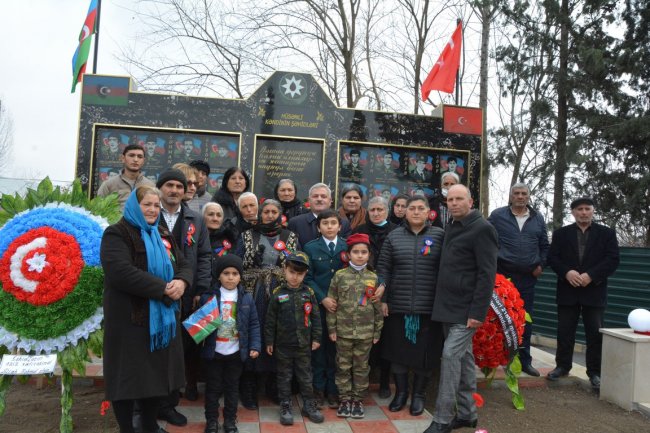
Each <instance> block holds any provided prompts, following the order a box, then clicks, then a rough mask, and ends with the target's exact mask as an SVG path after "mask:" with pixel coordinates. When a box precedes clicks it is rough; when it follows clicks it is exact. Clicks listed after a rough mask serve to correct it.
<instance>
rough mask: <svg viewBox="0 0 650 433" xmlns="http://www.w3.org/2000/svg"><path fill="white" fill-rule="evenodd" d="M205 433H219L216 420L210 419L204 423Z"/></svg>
mask: <svg viewBox="0 0 650 433" xmlns="http://www.w3.org/2000/svg"><path fill="white" fill-rule="evenodd" d="M204 432H205V433H218V432H219V424H218V423H217V420H216V419H214V418H210V419H209V420H206V422H205V430H204Z"/></svg>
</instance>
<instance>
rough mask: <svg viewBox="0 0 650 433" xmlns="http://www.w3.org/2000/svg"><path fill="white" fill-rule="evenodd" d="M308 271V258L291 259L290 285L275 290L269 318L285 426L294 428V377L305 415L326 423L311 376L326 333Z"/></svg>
mask: <svg viewBox="0 0 650 433" xmlns="http://www.w3.org/2000/svg"><path fill="white" fill-rule="evenodd" d="M308 270H309V258H308V257H307V254H305V253H303V252H302V251H296V252H295V253H293V254H290V255H289V256H288V257H287V260H286V262H285V265H284V275H285V279H286V283H285V284H282V285H281V286H279V287H277V288H275V290H273V294H272V295H271V299H270V300H269V309H268V312H267V314H266V327H265V330H264V331H265V333H264V335H265V337H266V338H265V340H266V352H267V353H268V354H269V355H270V356H273V357H274V358H275V360H276V365H277V381H278V396H279V397H280V424H282V425H292V424H293V413H292V407H291V379H292V376H293V375H294V374H295V377H296V380H297V382H298V385H299V387H300V393H301V394H302V398H303V400H304V404H303V408H302V414H303V415H304V416H306V417H308V418H309V419H310V420H311V421H312V422H315V423H321V422H323V415H322V414H321V413H320V411H319V410H318V408H317V405H316V400H315V399H314V390H313V388H312V373H311V351H312V350H316V349H318V347H319V346H320V343H319V341H320V338H321V332H322V330H321V322H320V314H319V311H318V308H317V305H318V304H317V301H316V295H314V291H313V290H312V289H310V288H309V287H308V286H307V285H305V284H303V280H304V279H305V275H307V271H308Z"/></svg>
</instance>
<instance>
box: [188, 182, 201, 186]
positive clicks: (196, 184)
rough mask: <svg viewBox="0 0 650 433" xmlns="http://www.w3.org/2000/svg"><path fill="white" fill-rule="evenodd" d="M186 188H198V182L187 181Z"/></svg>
mask: <svg viewBox="0 0 650 433" xmlns="http://www.w3.org/2000/svg"><path fill="white" fill-rule="evenodd" d="M187 186H199V183H198V182H192V181H188V182H187Z"/></svg>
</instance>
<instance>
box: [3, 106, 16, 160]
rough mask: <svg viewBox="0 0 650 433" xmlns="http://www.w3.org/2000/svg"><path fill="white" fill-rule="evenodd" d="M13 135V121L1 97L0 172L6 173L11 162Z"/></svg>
mask: <svg viewBox="0 0 650 433" xmlns="http://www.w3.org/2000/svg"><path fill="white" fill-rule="evenodd" d="M13 135H14V126H13V121H12V120H11V117H9V113H8V112H7V108H6V107H5V105H4V104H3V103H2V100H1V99H0V173H4V171H5V170H6V169H7V168H8V167H9V163H10V162H11V155H12V151H13Z"/></svg>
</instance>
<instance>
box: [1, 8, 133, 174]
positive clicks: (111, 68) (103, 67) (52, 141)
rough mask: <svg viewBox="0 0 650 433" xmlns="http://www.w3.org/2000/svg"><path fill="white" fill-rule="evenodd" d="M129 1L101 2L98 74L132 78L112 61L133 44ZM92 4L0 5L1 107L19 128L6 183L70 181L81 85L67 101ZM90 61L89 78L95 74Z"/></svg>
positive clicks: (75, 145)
mask: <svg viewBox="0 0 650 433" xmlns="http://www.w3.org/2000/svg"><path fill="white" fill-rule="evenodd" d="M129 3H130V2H129V1H127V0H104V1H102V10H101V14H102V16H101V36H100V41H99V48H100V54H99V63H98V69H97V72H98V73H102V74H115V75H128V74H127V72H126V70H125V69H124V68H123V67H122V66H121V65H120V63H119V62H118V61H117V60H116V59H115V55H116V54H117V53H118V46H119V44H121V45H124V44H125V43H128V42H129V40H130V38H131V37H132V36H131V35H132V33H131V32H130V30H129V28H130V27H132V26H129V23H131V22H133V21H134V18H133V14H132V13H131V12H130V11H129V10H128V9H126V8H125V7H123V6H122V5H128V4H129ZM89 5H90V0H20V1H2V2H0V41H2V43H1V44H0V47H1V48H0V58H1V59H2V61H1V66H0V99H2V104H3V106H5V108H6V109H7V111H8V112H9V114H10V116H11V118H12V119H13V123H14V151H13V159H12V162H13V163H12V164H11V166H10V168H9V169H8V170H7V172H6V173H0V176H2V177H20V178H43V177H45V176H48V175H49V176H50V178H52V179H54V180H60V181H72V179H73V178H74V175H75V173H74V170H75V158H76V151H77V131H78V129H79V102H80V95H81V85H78V86H77V91H76V92H75V93H70V88H71V85H72V56H73V55H74V52H75V50H76V49H77V45H78V40H79V32H80V31H81V27H82V25H83V22H84V20H85V18H86V13H87V12H88V6H89ZM91 62H92V53H91V57H90V59H89V61H88V68H87V71H88V72H91V71H92V63H91Z"/></svg>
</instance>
